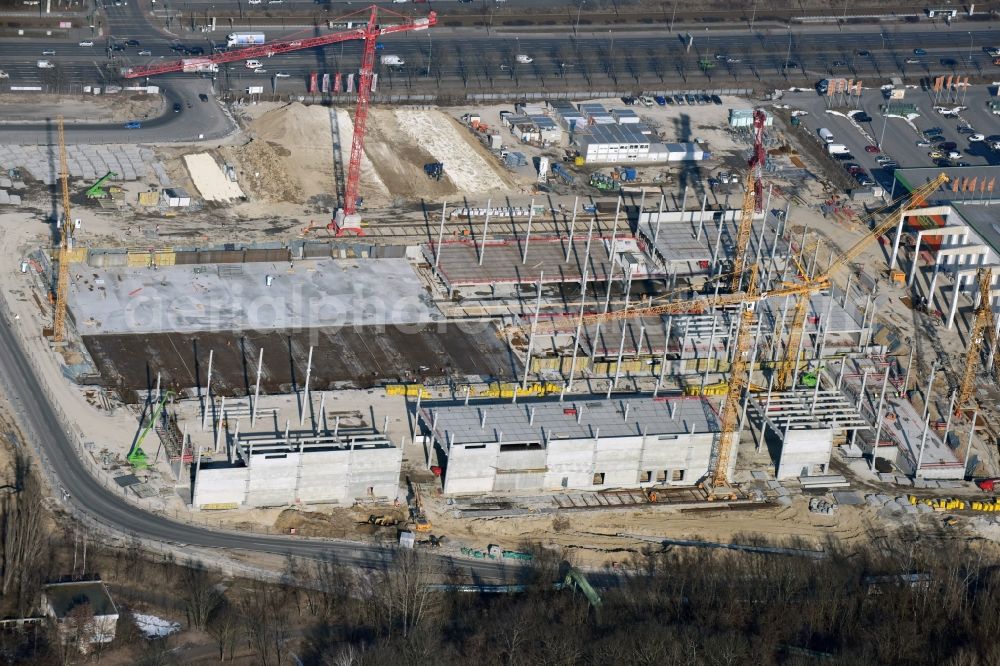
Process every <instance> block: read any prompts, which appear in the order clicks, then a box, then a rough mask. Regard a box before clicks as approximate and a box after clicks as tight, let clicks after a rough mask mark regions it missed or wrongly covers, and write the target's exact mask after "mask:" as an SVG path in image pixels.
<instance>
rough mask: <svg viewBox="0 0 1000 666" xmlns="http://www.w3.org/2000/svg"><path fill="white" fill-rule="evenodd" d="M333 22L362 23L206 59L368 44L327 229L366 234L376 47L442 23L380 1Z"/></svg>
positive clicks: (158, 69)
mask: <svg viewBox="0 0 1000 666" xmlns="http://www.w3.org/2000/svg"><path fill="white" fill-rule="evenodd" d="M361 16H364V17H365V18H366V19H367V20H366V21H359V17H361ZM330 23H331V24H337V23H346V24H348V25H352V24H353V25H354V26H356V27H353V28H351V29H349V30H344V31H341V32H334V33H330V34H328V35H320V36H315V37H309V36H296V35H291V36H289V37H287V38H285V39H280V40H276V41H272V42H269V43H266V44H254V45H251V46H247V47H244V48H233V49H232V50H228V51H224V52H222V53H213V54H212V55H210V56H206V57H205V60H206V61H207V62H210V63H214V64H216V65H218V64H221V63H225V62H238V61H240V60H247V59H253V58H260V57H264V58H270V57H272V56H274V55H277V54H279V53H289V52H291V51H300V50H302V49H314V48H317V47H323V46H328V45H330V44H336V43H339V42H347V41H352V40H355V39H359V40H362V41H363V42H364V48H363V50H362V56H361V68H360V77H359V80H358V101H357V106H356V107H355V111H354V136H353V139H352V141H351V157H350V161H349V162H348V166H347V176H346V178H345V179H344V192H343V199H342V201H341V207H340V208H339V209H338V210H337V212H336V214H335V216H334V218H333V220H331V221H330V223H329V224H328V225H327V228H328V229H330V230H331V231H336V233H337V235H338V236H340V235H343V234H345V233H353V234H355V235H358V236H360V235H363V234H364V232H363V231H362V229H361V216H360V215H359V214H358V210H359V209H360V207H361V197H360V196H359V191H360V182H361V158H362V156H363V155H364V148H365V127H366V125H367V123H368V106H369V104H370V102H371V94H372V84H373V81H374V79H373V77H374V74H375V51H376V49H378V47H379V38H380V37H381V36H383V35H389V34H394V33H399V32H410V31H414V30H427V29H428V28H430V27H431V26H434V25H436V24H437V14H436V13H435V12H430V13H428V15H427V16H426V17H424V18H412V17H409V16H406V15H405V14H400V13H398V12H393V11H391V10H389V9H380V8H379V7H378V6H377V5H371V6H369V7H366V8H365V9H361V10H358V11H355V12H352V13H350V14H347V15H346V16H341V17H340V18H333V19H330ZM387 57H389V56H383V61H385V58H387ZM399 64H400V65H401V64H403V61H402V59H400V61H399ZM181 71H184V62H183V60H175V61H172V62H161V63H157V64H151V65H140V66H137V67H127V68H125V69H124V70H122V75H123V76H124V77H125V78H127V79H136V78H146V77H150V76H155V75H157V74H166V73H169V72H181Z"/></svg>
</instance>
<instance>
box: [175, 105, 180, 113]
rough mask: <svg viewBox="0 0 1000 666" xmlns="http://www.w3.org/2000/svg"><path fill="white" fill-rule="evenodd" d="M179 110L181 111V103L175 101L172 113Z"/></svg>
mask: <svg viewBox="0 0 1000 666" xmlns="http://www.w3.org/2000/svg"><path fill="white" fill-rule="evenodd" d="M180 112H181V105H180V104H179V103H175V104H174V113H180Z"/></svg>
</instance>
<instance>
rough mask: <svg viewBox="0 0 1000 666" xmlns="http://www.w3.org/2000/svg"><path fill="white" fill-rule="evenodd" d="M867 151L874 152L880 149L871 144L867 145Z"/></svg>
mask: <svg viewBox="0 0 1000 666" xmlns="http://www.w3.org/2000/svg"><path fill="white" fill-rule="evenodd" d="M865 152H866V153H872V154H874V153H877V152H880V151H879V147H878V146H875V145H870V146H865Z"/></svg>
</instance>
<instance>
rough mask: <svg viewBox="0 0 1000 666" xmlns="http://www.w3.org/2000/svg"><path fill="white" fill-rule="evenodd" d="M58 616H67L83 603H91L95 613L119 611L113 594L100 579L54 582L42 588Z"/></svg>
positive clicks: (108, 613)
mask: <svg viewBox="0 0 1000 666" xmlns="http://www.w3.org/2000/svg"><path fill="white" fill-rule="evenodd" d="M42 592H43V593H44V594H45V598H46V599H48V602H49V604H50V605H51V606H52V610H53V612H55V614H56V617H57V618H64V617H66V616H67V615H68V614H69V613H70V611H72V610H73V609H74V608H76V607H77V606H80V605H82V604H90V607H91V609H92V610H93V611H94V615H114V614H115V613H117V612H118V609H117V608H115V603H114V601H112V600H111V594H110V593H109V592H108V588H107V587H105V586H104V583H103V582H101V581H99V580H88V581H74V582H70V583H52V584H51V585H46V586H45V587H44V588H42Z"/></svg>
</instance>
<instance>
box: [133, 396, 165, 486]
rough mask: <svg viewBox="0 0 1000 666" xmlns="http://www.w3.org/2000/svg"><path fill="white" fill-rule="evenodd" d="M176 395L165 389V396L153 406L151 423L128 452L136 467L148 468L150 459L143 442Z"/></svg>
mask: <svg viewBox="0 0 1000 666" xmlns="http://www.w3.org/2000/svg"><path fill="white" fill-rule="evenodd" d="M173 397H174V392H173V391H165V392H164V393H163V397H161V398H160V401H159V402H157V403H156V407H154V408H153V415H152V417H150V419H149V423H147V424H146V427H145V428H143V429H142V432H140V433H139V436H138V437H136V439H135V443H134V444H133V445H132V448H131V449H130V450H129V452H128V456H127V458H126V459H127V460H128V462H129V464H130V465H132V467H134V468H135V469H146V468H147V467H149V461H148V458H147V457H146V452H145V451H143V450H142V442H143V441H144V440H145V439H146V435H148V434H149V431H150V430H152V429H153V428H155V427H156V421H157V419H159V418H160V414H161V413H162V412H163V408H164V407H165V406H166V404H167V401H169V400H170V399H171V398H173Z"/></svg>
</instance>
